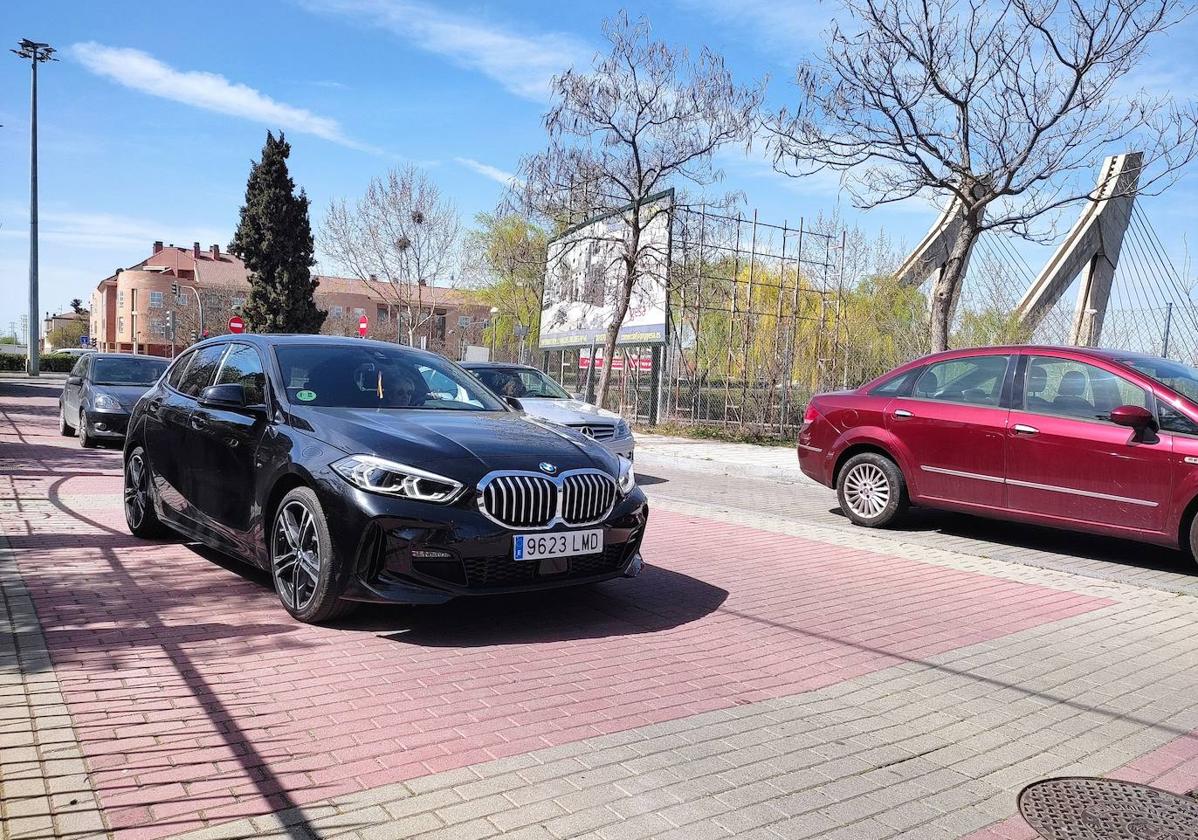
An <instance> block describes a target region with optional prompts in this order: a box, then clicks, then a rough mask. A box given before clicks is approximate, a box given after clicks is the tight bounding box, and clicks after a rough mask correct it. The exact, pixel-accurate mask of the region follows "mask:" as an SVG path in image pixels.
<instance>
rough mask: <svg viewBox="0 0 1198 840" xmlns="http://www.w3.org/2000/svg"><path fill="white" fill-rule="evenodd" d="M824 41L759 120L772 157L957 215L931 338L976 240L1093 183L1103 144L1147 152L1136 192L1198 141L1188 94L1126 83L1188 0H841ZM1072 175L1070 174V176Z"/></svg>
mask: <svg viewBox="0 0 1198 840" xmlns="http://www.w3.org/2000/svg"><path fill="white" fill-rule="evenodd" d="M842 4H843V6H844V9H845V10H846V12H847V13H848V19H847V20H846V22H845V23H844V24H843V25H842V24H839V23H835V22H834V23H833V25H832V28H831V30H830V31H829V33H828V43H827V46H826V51H825V54H824V55H823V56H822V57H821V58H819V59H817V60H814V61H811V62H807V63H804V64H802V65H800V67H799V72H798V82H799V87H800V97H801V100H802V102H803V104H802V105H801V106H800V107H799V108H798V109H797V110H795V111H791V110H783V111H781V112H780V113H779V114H777V115H776V116H775V117H773V118H772V119H770V120H769V121H768V128H769V129H770V130H771V137H770V141H769V142H770V145H771V149H772V151H773V153H774V155H775V161H776V163H777V165H778V166H779V167H780V168H782V169H783V170H784V171H788V172H790V173H792V174H803V173H809V172H811V171H813V170H816V169H820V168H823V167H831V168H833V169H836V170H841V171H845V172H846V176H847V177H846V183H847V185H848V188H849V189H850V191H851V192H852V194H853V197H854V199H855V203H856V204H857V206H858V207H862V208H868V207H874V206H877V205H880V204H885V203H888V202H894V201H901V200H903V199H907V198H911V197H912V196H915V195H919V194H921V193H922V194H925V195H932V196H934V197H936V198H938V199H940V200H942V201H945V202H956V203H957V205H958V211H959V213H960V217H961V219H962V222H963V223H962V225H961V226H960V233H959V234H958V236H957V237H956V240H955V242H954V243H953V244H952V246H951V248H950V251H949V258H948V262H947V264H946V265H945V267H944V270H943V271H942V272H941V274H940V276H939V278H938V280H937V281H936V283H935V285H934V288H933V290H932V303H931V314H932V330H931V333H932V335H931V337H932V345H933V348H934V349H945V348H946V347H947V346H948V339H949V325H950V321H951V318H952V312H953V308H954V306H955V304H956V301H957V298H958V295H959V293H960V287H961V282H962V280H963V276H964V270H965V267H966V264H967V258H968V255H969V252H970V248H971V247H972V246H973V244H974V243H975V242H976V240H977V238H978V236H979V235H980V234H981V233H982V232H983V231H985V230H988V229H996V228H997V229H1003V230H1007V231H1014V232H1016V233H1018V234H1020V235H1023V236H1027V237H1030V238H1034V237H1035V236H1036V231H1035V229H1034V227H1033V223H1034V222H1035V221H1036V220H1038V219H1041V218H1042V217H1044V214H1046V213H1049V212H1050V211H1052V210H1055V209H1059V208H1061V207H1064V206H1065V205H1067V204H1071V203H1074V202H1078V201H1081V200H1083V199H1085V198H1087V197H1088V196H1089V195H1091V192H1092V188H1091V187H1090V185H1089V181H1088V178H1087V177H1085V176H1084V175H1081V174H1080V173H1082V172H1085V173H1087V174H1088V173H1089V172H1092V171H1093V169H1094V168H1096V166H1097V164H1098V162H1099V159H1100V158H1101V156H1102V155H1104V154H1109V153H1110V152H1111V151H1124V149H1123V148H1113V147H1117V146H1122V145H1124V144H1126V145H1130V146H1132V147H1134V148H1135V149H1136V150H1139V151H1142V152H1143V153H1144V164H1143V169H1142V171H1141V172H1140V177H1139V190H1138V191H1139V192H1141V193H1144V192H1149V191H1151V190H1153V189H1154V188H1155V189H1158V190H1159V189H1161V188H1163V187H1164V186H1166V185H1167V184H1168V183H1170V182H1171V181H1172V179H1173V177H1174V176H1175V174H1176V173H1177V171H1178V170H1179V168H1180V167H1182V166H1183V165H1185V164H1187V163H1188V162H1190V161H1191V160H1192V159H1193V158H1194V155H1195V151H1196V138H1198V130H1196V117H1195V111H1194V109H1193V107H1192V106H1191V105H1190V104H1188V103H1186V104H1184V105H1182V106H1177V105H1175V104H1174V102H1173V100H1172V99H1171V97H1168V96H1157V95H1152V94H1150V93H1148V92H1146V91H1143V90H1138V91H1137V90H1131V89H1129V88H1130V82H1131V79H1130V78H1129V77H1130V76H1131V75H1132V74H1133V72H1134V71H1135V69H1136V67H1137V66H1138V64H1139V62H1140V60H1141V58H1142V57H1143V55H1144V52H1145V49H1146V47H1147V45H1148V43H1149V41H1150V40H1151V39H1153V37H1154V36H1156V35H1158V34H1160V33H1162V32H1165V31H1166V30H1168V29H1169V28H1170V27H1172V26H1173V25H1174V24H1176V23H1177V22H1178V21H1179V20H1180V19H1181V18H1182V17H1183V16H1184V15H1185V14H1186V13H1187V12H1188V6H1187V5H1186V4H1185V2H1184V0H1097V2H1094V0H1070V2H1068V3H1065V2H1060V0H1010V2H986V0H965V2H960V0H842ZM1074 176H1077V177H1074Z"/></svg>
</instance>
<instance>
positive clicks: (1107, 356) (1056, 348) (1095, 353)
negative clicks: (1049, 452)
mask: <svg viewBox="0 0 1198 840" xmlns="http://www.w3.org/2000/svg"><path fill="white" fill-rule="evenodd" d="M1003 353H1022V354H1024V355H1035V354H1037V353H1064V354H1067V355H1074V356H1082V357H1087V356H1088V357H1090V358H1096V359H1103V360H1105V361H1110V362H1118V361H1120V360H1122V359H1159V358H1160V357H1159V356H1153V355H1152V354H1151V353H1139V352H1133V351H1131V350H1114V349H1110V348H1104V347H1077V346H1071V345H1064V344H999V345H994V346H991V347H960V348H957V349H954V350H944V351H941V352H939V353H930V354H928V355H926V356H923V357H921V358H918V359H913V360H912V361H911V362H908V363H907V365H903V367H907V366H908V365H917V364H918V365H925V364H927V363H928V362H935V361H939V360H941V359H952V358H959V357H961V356H978V355H994V354H1003Z"/></svg>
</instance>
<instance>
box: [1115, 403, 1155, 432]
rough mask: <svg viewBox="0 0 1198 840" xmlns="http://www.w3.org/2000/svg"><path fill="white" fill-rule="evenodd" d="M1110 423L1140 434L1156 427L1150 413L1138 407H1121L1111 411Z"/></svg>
mask: <svg viewBox="0 0 1198 840" xmlns="http://www.w3.org/2000/svg"><path fill="white" fill-rule="evenodd" d="M1111 422H1112V423H1115V424H1116V425H1119V426H1127V427H1128V428H1130V429H1135V430H1136V431H1137V432H1142V431H1144V430H1145V429H1151V428H1152V427H1153V426H1154V425H1156V418H1154V417H1153V416H1152V412H1151V411H1149V410H1148V409H1146V408H1143V407H1142V406H1138V405H1121V406H1119V407H1118V408H1114V409H1111Z"/></svg>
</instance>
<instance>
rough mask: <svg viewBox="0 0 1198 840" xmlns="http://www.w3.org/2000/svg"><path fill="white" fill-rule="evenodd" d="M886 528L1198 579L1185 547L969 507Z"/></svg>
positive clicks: (915, 514) (920, 514)
mask: <svg viewBox="0 0 1198 840" xmlns="http://www.w3.org/2000/svg"><path fill="white" fill-rule="evenodd" d="M828 512H829V513H832V514H834V515H836V516H838V517H840V518H841V519H844V520H845V521H847V517H845V515H844V512H843V511H841V510H840V508H838V507H836V508H832V509H830V510H829V511H828ZM886 532H890V533H909V534H921V533H938V534H943V535H944V536H946V537H959V538H962V539H970V540H978V541H979V542H984V543H991V544H992V545H991V546H990V547H989V548H990V549H991V550H987V547H979V548H978V551H979V552H980V553H983V554H985V555H987V556H991V557H993V558H994V559H996V560H1006V559H1013V558H1010V557H1006V556H1003V554H1002V553H1001V548H1002V547H1006V548H1011V549H1019V550H1023V549H1031V550H1034V551H1043V552H1045V553H1047V554H1056V555H1063V556H1066V557H1071V558H1074V559H1078V560H1097V561H1100V562H1103V563H1116V564H1120V565H1124V566H1132V567H1135V568H1140V569H1147V570H1150V571H1157V572H1169V573H1172V574H1178V575H1188V576H1193V577H1195V579H1196V582H1198V565H1195V563H1194V561H1193V560H1191V559H1190V558H1189V557H1188V556H1187V555H1186V554H1185V553H1184V552H1181V551H1177V550H1176V549H1170V548H1164V547H1163V546H1158V545H1150V544H1148V543H1140V542H1134V541H1132V540H1123V539H1119V538H1118V537H1108V536H1102V535H1099V534H1086V533H1082V532H1080V531H1066V530H1061V529H1058V528H1045V527H1042V526H1039V525H1029V524H1026V523H1022V522H1008V521H1005V520H1001V519H988V518H986V517H983V516H970V515H969V514H966V513H954V512H951V511H940V510H931V509H929V508H912V509H911V510H910V511H909V512H908V514H907V515H906V516H905V517H904V518H903V520H902V522H900V523H898V524H897V525H893V526H890V527H889V528H887V529H886V531H884V532H883V533H886ZM995 547H998V548H999V549H1000V552H999V553H995V552H994V551H993V550H992V549H993V548H995ZM1020 559H1021V560H1022V559H1029V558H1020Z"/></svg>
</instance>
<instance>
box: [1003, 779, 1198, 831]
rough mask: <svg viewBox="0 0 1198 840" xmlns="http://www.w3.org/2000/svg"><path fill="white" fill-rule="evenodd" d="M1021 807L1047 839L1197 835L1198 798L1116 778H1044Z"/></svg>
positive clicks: (1023, 794) (1021, 800)
mask: <svg viewBox="0 0 1198 840" xmlns="http://www.w3.org/2000/svg"><path fill="white" fill-rule="evenodd" d="M1019 813H1021V814H1023V818H1024V819H1025V820H1027V822H1028V825H1030V826H1031V827H1032V828H1034V829H1035V830H1036V831H1038V832H1039V833H1040V836H1041V837H1044V838H1047V840H1198V801H1195V800H1192V799H1186V798H1185V797H1182V796H1177V795H1176V794H1172V793H1169V792H1168V791H1165V790H1160V789H1158V788H1152V787H1148V786H1147V785H1136V784H1132V783H1130V782H1119V781H1115V780H1114V779H1082V778H1073V779H1045V780H1043V781H1040V782H1033V783H1032V784H1030V785H1028V786H1027V787H1025V788H1024V789H1023V790H1022V791H1021V792H1020V793H1019Z"/></svg>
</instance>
